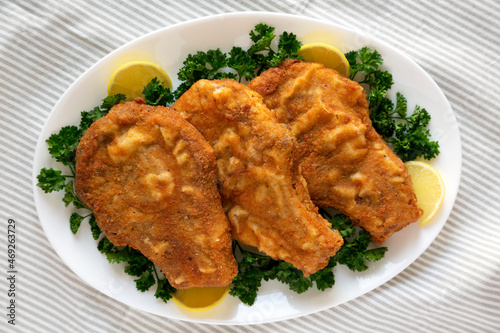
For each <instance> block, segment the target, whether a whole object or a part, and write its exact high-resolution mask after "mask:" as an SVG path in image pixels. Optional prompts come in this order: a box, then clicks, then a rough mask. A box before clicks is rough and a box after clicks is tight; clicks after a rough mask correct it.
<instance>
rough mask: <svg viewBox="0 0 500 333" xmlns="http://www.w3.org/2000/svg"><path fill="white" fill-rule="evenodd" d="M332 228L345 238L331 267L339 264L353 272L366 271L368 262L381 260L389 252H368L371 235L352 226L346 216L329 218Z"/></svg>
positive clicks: (372, 250) (383, 248) (333, 258)
mask: <svg viewBox="0 0 500 333" xmlns="http://www.w3.org/2000/svg"><path fill="white" fill-rule="evenodd" d="M329 218H330V222H331V223H332V228H334V229H336V230H338V231H339V233H340V235H341V236H342V237H343V238H344V245H342V247H341V248H340V250H339V251H337V253H336V254H335V256H333V257H332V259H331V260H330V263H329V265H335V263H339V264H341V265H345V266H347V267H348V268H349V269H350V270H352V271H358V272H361V271H365V270H366V269H368V265H367V262H366V261H367V260H368V261H376V260H380V259H382V258H383V257H384V255H385V253H386V252H387V247H378V248H374V249H370V250H368V247H369V246H370V244H371V241H370V234H369V233H368V232H367V231H365V230H363V229H360V228H356V227H354V226H353V225H352V222H351V221H350V220H349V218H348V217H347V216H346V215H344V214H337V215H334V216H333V217H329Z"/></svg>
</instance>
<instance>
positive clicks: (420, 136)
mask: <svg viewBox="0 0 500 333" xmlns="http://www.w3.org/2000/svg"><path fill="white" fill-rule="evenodd" d="M345 56H346V58H347V60H348V61H349V64H350V66H351V69H350V75H351V79H353V80H356V81H358V82H359V83H360V84H363V85H365V86H366V87H367V91H368V103H369V105H370V119H371V120H372V123H373V127H374V128H375V130H376V131H377V133H379V134H380V135H381V136H382V137H383V138H384V139H385V140H386V141H387V142H388V143H391V144H392V145H393V150H394V152H395V153H396V155H398V156H399V157H400V158H401V159H402V160H403V161H404V162H406V161H411V160H414V159H416V158H417V157H423V158H425V159H428V160H430V159H432V158H434V157H436V156H437V155H438V154H439V144H438V142H437V141H432V140H431V139H430V137H431V135H430V131H429V130H428V129H426V127H427V125H428V124H429V121H430V115H429V113H428V112H427V111H426V110H425V109H423V108H420V107H419V106H418V105H417V106H416V107H415V109H414V110H413V113H412V114H411V115H408V112H407V101H406V98H405V97H404V96H403V95H402V94H401V93H397V94H396V105H394V103H393V102H392V101H391V100H390V99H389V98H388V97H387V95H388V91H389V89H390V88H391V87H392V85H393V79H392V75H391V74H390V73H389V72H387V71H384V70H382V69H381V67H382V64H383V59H382V56H381V55H380V53H378V52H377V51H376V50H372V49H370V48H368V47H363V48H362V49H360V50H358V51H351V52H348V53H346V55H345Z"/></svg>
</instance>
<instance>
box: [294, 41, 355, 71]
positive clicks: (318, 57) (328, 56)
mask: <svg viewBox="0 0 500 333" xmlns="http://www.w3.org/2000/svg"><path fill="white" fill-rule="evenodd" d="M298 54H299V55H300V56H302V57H303V58H304V60H305V61H307V62H319V63H320V64H323V65H324V66H325V67H326V68H331V69H335V70H336V71H337V72H339V73H340V74H341V75H342V76H345V77H349V69H350V68H351V67H350V66H349V61H347V59H346V57H345V56H344V54H343V53H342V52H341V51H340V50H339V49H337V48H336V47H333V46H331V45H329V44H325V43H310V44H305V45H303V46H302V47H301V48H300V50H299V52H298Z"/></svg>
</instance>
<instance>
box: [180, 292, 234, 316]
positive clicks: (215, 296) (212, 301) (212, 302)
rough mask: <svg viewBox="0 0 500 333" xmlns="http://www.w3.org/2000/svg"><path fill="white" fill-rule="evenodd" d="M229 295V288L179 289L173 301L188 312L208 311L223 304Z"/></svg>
mask: <svg viewBox="0 0 500 333" xmlns="http://www.w3.org/2000/svg"><path fill="white" fill-rule="evenodd" d="M228 293H229V286H225V287H195V288H189V289H179V290H177V291H176V292H175V293H174V294H173V300H174V301H175V302H176V303H177V304H179V305H180V306H181V307H182V308H184V309H186V310H189V311H206V310H209V309H212V308H214V307H215V306H216V305H217V304H219V303H220V302H222V300H223V299H224V298H225V297H226V296H227V294H228Z"/></svg>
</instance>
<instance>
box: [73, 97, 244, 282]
mask: <svg viewBox="0 0 500 333" xmlns="http://www.w3.org/2000/svg"><path fill="white" fill-rule="evenodd" d="M75 191H76V194H77V195H78V197H79V198H80V199H81V201H82V202H83V203H85V205H87V206H88V207H89V208H90V209H92V211H93V212H94V215H95V217H96V219H97V224H98V225H99V227H100V229H101V230H102V232H103V233H104V235H105V236H106V237H107V238H108V239H109V240H110V241H111V242H112V243H113V244H114V245H115V246H122V245H129V246H131V247H133V248H135V249H137V250H139V251H140V252H141V253H142V254H144V255H145V256H146V257H148V258H149V259H150V260H151V261H153V262H154V263H155V264H156V265H157V266H158V267H159V268H160V269H161V270H162V271H163V273H164V274H165V276H166V278H167V279H168V281H169V282H170V284H171V285H172V286H173V287H175V288H177V289H185V288H190V287H207V286H225V285H228V284H230V283H231V281H232V279H233V278H234V276H235V275H236V274H237V264H236V261H235V259H234V256H233V254H232V240H231V235H230V229H229V228H230V225H229V222H228V220H227V218H226V216H225V214H224V211H223V209H222V206H221V199H220V195H219V193H218V191H217V172H216V164H215V156H214V152H213V149H212V148H211V147H210V146H209V145H208V143H207V142H206V140H205V139H204V138H203V137H202V136H201V134H200V133H199V132H198V131H196V129H194V127H193V126H191V125H190V124H189V123H188V122H186V121H185V120H184V119H182V117H180V116H179V115H178V114H177V113H175V112H173V111H171V110H169V109H168V108H166V107H152V106H148V105H145V104H143V103H136V102H128V103H125V104H119V105H116V106H114V107H113V108H112V109H111V110H110V111H109V113H108V114H107V115H106V116H104V117H103V118H101V119H99V120H97V121H96V122H95V123H93V124H92V125H91V127H90V128H89V129H88V130H87V131H86V133H85V134H84V136H83V137H82V139H81V141H80V144H79V146H78V148H77V155H76V176H75Z"/></svg>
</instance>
